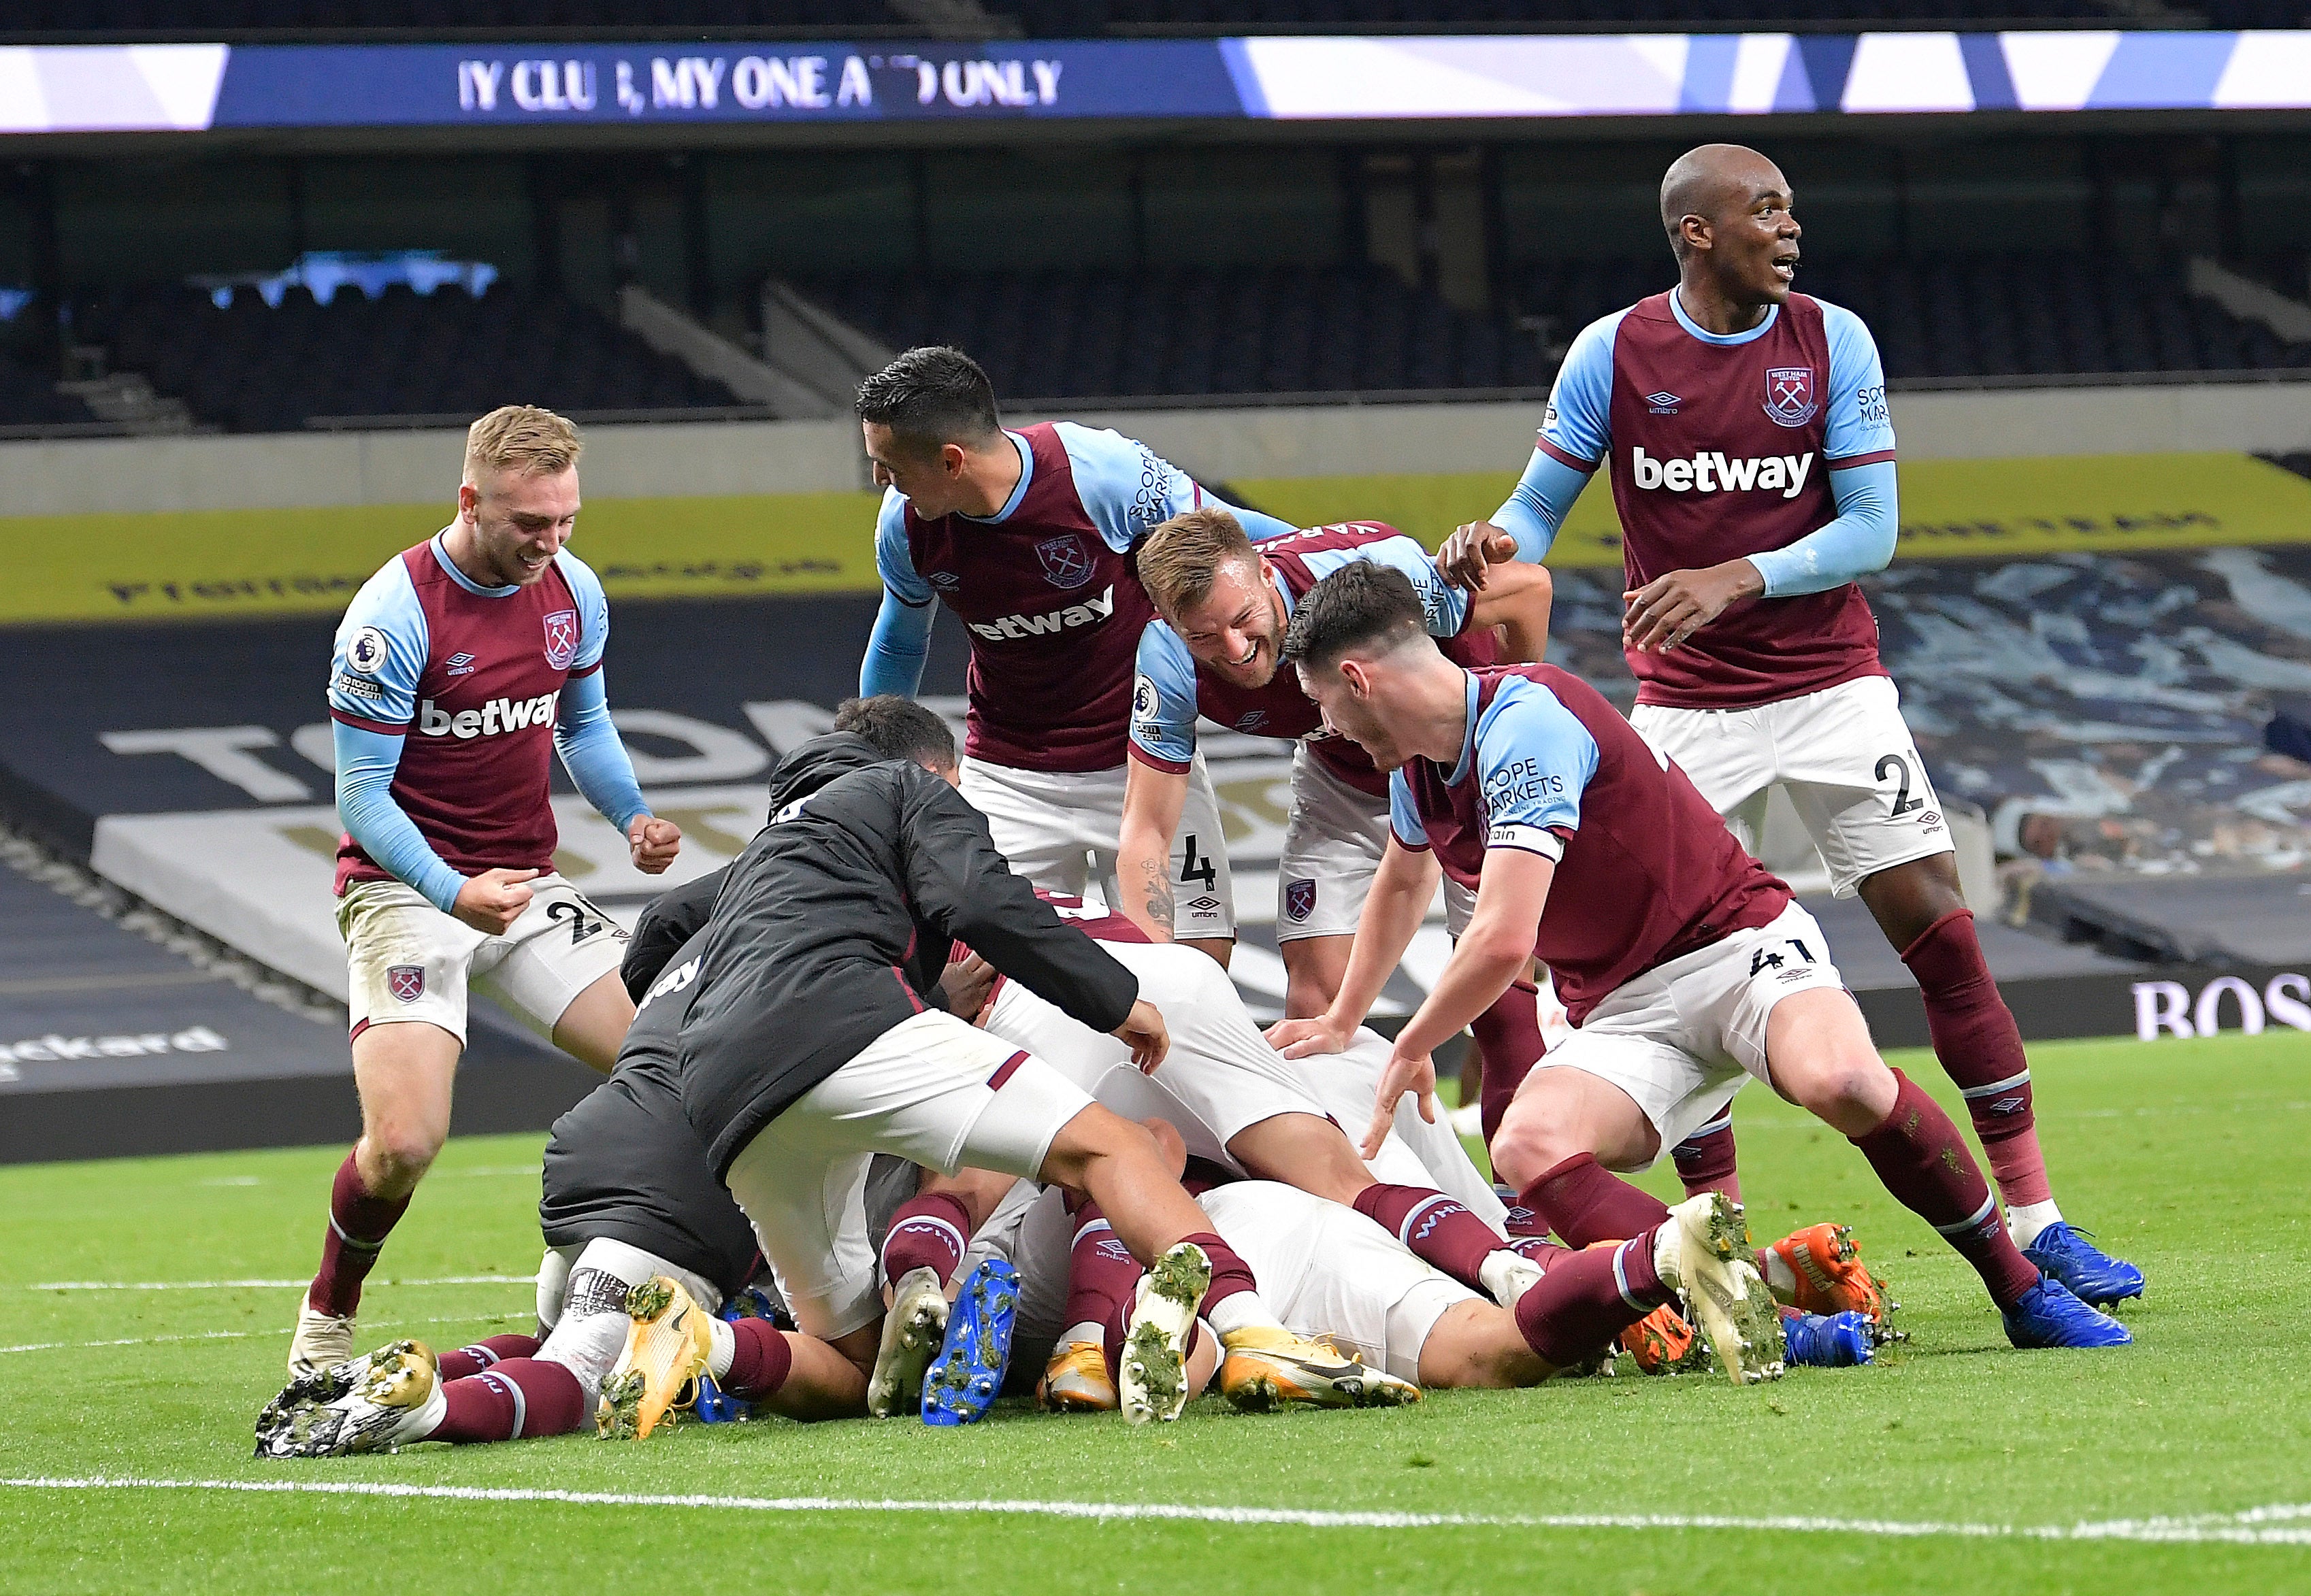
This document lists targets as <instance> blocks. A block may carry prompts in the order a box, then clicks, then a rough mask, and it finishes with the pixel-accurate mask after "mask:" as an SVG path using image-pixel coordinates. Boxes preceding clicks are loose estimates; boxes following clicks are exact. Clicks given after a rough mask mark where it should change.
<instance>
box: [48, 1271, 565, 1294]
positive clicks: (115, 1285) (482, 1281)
mask: <svg viewBox="0 0 2311 1596" xmlns="http://www.w3.org/2000/svg"><path fill="white" fill-rule="evenodd" d="M312 1283H313V1282H312V1279H310V1277H308V1278H306V1279H301V1280H35V1281H33V1282H32V1283H31V1285H29V1286H24V1287H21V1288H19V1289H21V1290H24V1291H240V1290H247V1289H262V1290H267V1291H270V1290H274V1289H279V1290H283V1291H285V1290H287V1289H289V1288H291V1287H292V1286H310V1285H311V1284H312ZM369 1284H370V1285H371V1286H535V1285H536V1284H537V1277H536V1275H435V1276H433V1277H432V1278H431V1279H422V1280H381V1279H380V1280H371V1281H370V1282H369Z"/></svg>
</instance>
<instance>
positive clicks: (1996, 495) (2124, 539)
mask: <svg viewBox="0 0 2311 1596" xmlns="http://www.w3.org/2000/svg"><path fill="white" fill-rule="evenodd" d="M1515 482H1516V477H1515V474H1514V473H1512V472H1506V471H1503V472H1479V473H1471V474H1466V475H1423V476H1361V477H1278V478H1260V479H1239V480H1237V481H1234V482H1232V483H1230V484H1229V486H1230V487H1231V488H1232V489H1233V490H1235V491H1236V492H1238V493H1239V494H1241V495H1242V496H1243V497H1244V498H1245V499H1249V500H1250V501H1251V503H1253V504H1256V505H1258V506H1259V507H1260V508H1262V509H1264V510H1267V511H1269V512H1270V513H1271V514H1274V515H1278V516H1283V517H1284V518H1285V519H1286V520H1289V521H1294V522H1296V523H1298V524H1299V525H1303V526H1316V525H1323V524H1324V523H1326V522H1330V521H1342V520H1353V519H1362V520H1378V521H1386V522H1389V523H1391V524H1392V525H1396V526H1400V527H1401V528H1403V529H1404V530H1405V531H1407V532H1409V533H1413V534H1414V535H1415V536H1417V537H1418V538H1420V539H1421V540H1422V541H1423V542H1426V543H1427V544H1428V545H1429V546H1430V547H1432V548H1433V547H1435V544H1436V543H1437V542H1439V541H1440V540H1441V539H1442V538H1443V536H1444V535H1445V534H1446V533H1449V532H1450V531H1451V530H1452V528H1453V527H1454V526H1457V525H1460V524H1461V522H1463V521H1468V520H1472V519H1476V518H1478V517H1480V516H1489V515H1491V514H1492V513H1493V510H1494V509H1495V507H1497V506H1498V505H1499V504H1500V502H1501V501H1502V500H1503V499H1505V498H1506V497H1507V496H1508V492H1509V490H1510V489H1511V488H1512V487H1513V486H1514V485H1515ZM1901 483H1902V542H1901V548H1900V551H1899V553H1898V554H1897V558H1898V559H1969V558H1972V559H2004V558H2009V557H2011V556H2015V555H2028V554H2048V553H2059V552H2064V551H2124V550H2139V549H2188V548H2204V547H2210V546H2219V545H2222V544H2228V543H2285V542H2311V481H2305V480H2303V479H2302V478H2300V477H2298V476H2295V475H2293V474H2292V473H2289V472H2286V471H2283V470H2281V469H2280V468H2279V467H2277V466H2275V465H2271V464H2265V463H2264V462H2263V461H2261V460H2257V459H2254V457H2252V456H2251V455H2102V456H2087V457H2070V458H2061V459H2028V460H1924V461H1919V462H1917V463H1915V464H1905V465H1904V466H1903V467H1902V468H1901ZM877 502H878V500H877V498H876V495H874V494H872V493H794V494H765V495H754V496H746V497H734V498H718V499H604V500H597V501H595V502H593V503H591V504H589V505H588V506H587V507H586V509H585V512H584V514H583V515H582V516H580V518H579V524H578V534H577V537H576V539H575V540H574V541H573V542H572V543H571V548H572V549H573V550H574V551H576V552H577V553H578V554H579V555H580V557H582V558H583V559H585V560H586V561H587V563H588V564H589V565H591V566H592V567H593V568H595V569H596V570H597V571H599V572H600V573H601V575H602V578H603V585H604V586H605V587H606V589H607V591H608V593H609V594H610V596H611V597H612V598H614V599H626V598H676V597H695V598H722V597H731V596H737V595H742V594H805V593H862V592H871V591H873V590H874V588H875V587H876V576H875V512H876V504H877ZM449 513H450V507H449V506H447V505H442V506H431V505H385V506H376V505H371V506H356V507H329V508H317V509H289V510H283V509H263V510H204V511H198V512H192V513H186V514H176V515H108V516H0V569H4V571H5V574H6V579H5V580H4V581H0V623H4V622H10V621H15V622H25V621H40V620H105V619H121V620H148V619H153V618H161V617H171V616H181V617H202V616H236V615H267V614H290V613H296V612H315V611H321V612H336V611H340V610H342V609H344V606H345V604H346V603H347V601H349V600H350V599H351V598H352V597H353V594H354V592H355V591H356V590H357V589H358V588H359V587H360V586H361V585H362V583H363V582H364V581H366V580H367V579H368V578H369V577H370V574H371V572H373V571H375V570H376V569H377V568H378V567H379V566H380V565H382V564H383V563H384V562H385V561H386V560H388V559H390V558H392V556H393V554H394V553H395V551H397V550H400V549H404V548H406V547H408V546H409V545H410V544H412V543H414V542H418V541H419V540H420V539H422V538H423V537H425V536H427V535H428V534H429V533H432V531H433V530H434V529H435V528H437V527H439V526H440V525H441V524H442V522H444V521H446V520H447V519H448V518H449ZM1620 560H1621V553H1620V523H1619V520H1618V517H1617V516H1615V514H1614V511H1613V500H1612V495H1611V494H1610V493H1609V492H1608V491H1607V490H1606V486H1605V484H1604V483H1603V482H1602V481H1592V483H1591V485H1590V488H1589V490H1588V491H1587V492H1585V493H1583V495H1582V496H1581V499H1580V500H1579V502H1578V503H1576V504H1575V505H1574V507H1573V513H1572V515H1571V516H1569V517H1567V519H1566V524H1565V530H1564V532H1563V533H1561V534H1560V535H1559V536H1558V538H1557V545H1556V547H1555V548H1554V549H1553V550H1551V551H1550V553H1549V563H1550V564H1551V565H1557V566H1616V565H1618V564H1619V563H1620Z"/></svg>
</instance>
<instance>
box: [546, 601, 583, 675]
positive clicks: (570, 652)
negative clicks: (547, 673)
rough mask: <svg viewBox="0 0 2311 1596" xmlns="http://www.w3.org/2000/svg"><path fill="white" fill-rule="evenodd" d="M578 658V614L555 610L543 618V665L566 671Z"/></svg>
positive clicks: (572, 611) (573, 611)
mask: <svg viewBox="0 0 2311 1596" xmlns="http://www.w3.org/2000/svg"><path fill="white" fill-rule="evenodd" d="M577 657H578V612H577V611H575V610H556V611H555V612H554V613H553V614H551V615H548V616H547V617H546V618H545V663H546V664H549V665H552V666H553V667H554V669H555V670H557V671H566V670H568V669H569V668H570V662H571V660H573V659H576V658H577Z"/></svg>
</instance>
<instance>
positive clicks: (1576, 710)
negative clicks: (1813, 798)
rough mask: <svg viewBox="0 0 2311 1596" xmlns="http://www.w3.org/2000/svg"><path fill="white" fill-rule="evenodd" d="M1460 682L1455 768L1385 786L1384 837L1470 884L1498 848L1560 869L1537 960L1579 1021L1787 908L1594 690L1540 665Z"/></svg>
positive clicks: (1422, 762)
mask: <svg viewBox="0 0 2311 1596" xmlns="http://www.w3.org/2000/svg"><path fill="white" fill-rule="evenodd" d="M1466 678H1467V683H1468V707H1467V716H1468V718H1467V721H1466V729H1465V731H1464V732H1463V733H1462V736H1461V752H1460V756H1459V758H1458V759H1456V760H1455V761H1454V762H1453V763H1452V765H1450V766H1444V765H1440V764H1438V763H1437V762H1436V761H1435V760H1432V759H1412V760H1410V761H1409V762H1408V763H1407V764H1405V765H1403V766H1401V767H1400V768H1398V769H1397V770H1396V771H1395V772H1393V773H1392V774H1391V776H1390V778H1389V829H1390V831H1391V833H1392V834H1393V836H1394V838H1395V841H1396V844H1397V846H1400V847H1405V848H1412V849H1419V850H1430V851H1434V852H1435V855H1436V859H1437V863H1439V864H1441V865H1442V866H1443V868H1444V871H1445V872H1446V873H1447V874H1449V875H1450V876H1452V879H1453V880H1456V881H1459V882H1460V883H1461V885H1463V886H1465V887H1468V888H1470V889H1479V888H1480V887H1481V884H1482V879H1483V873H1484V867H1485V861H1486V858H1487V855H1488V854H1491V853H1492V852H1493V851H1494V850H1496V849H1515V850H1519V851H1521V852H1523V853H1528V854H1539V855H1540V856H1541V857H1543V858H1546V859H1548V860H1551V861H1553V862H1554V863H1555V864H1556V867H1557V869H1556V874H1555V877H1554V879H1553V880H1552V884H1551V886H1550V889H1549V894H1548V903H1547V906H1546V907H1545V908H1544V910H1543V912H1542V914H1541V916H1540V922H1539V926H1538V927H1537V928H1536V932H1535V941H1534V945H1533V953H1534V956H1535V957H1537V958H1539V959H1540V961H1541V962H1542V963H1544V964H1546V965H1547V966H1548V967H1549V970H1550V973H1551V974H1552V976H1554V977H1555V979H1556V982H1557V993H1558V995H1559V997H1560V998H1562V999H1563V1001H1564V1002H1565V1011H1566V1012H1567V1014H1568V1015H1569V1016H1570V1018H1571V1019H1572V1020H1573V1023H1574V1024H1575V1025H1578V1024H1580V1023H1581V1021H1582V1020H1583V1019H1586V1018H1587V1017H1588V1015H1589V1012H1590V1011H1591V1010H1592V1009H1594V1008H1595V1007H1596V1006H1597V1004H1598V1003H1599V1002H1601V1001H1602V1000H1603V999H1604V997H1605V995H1606V994H1607V993H1609V992H1611V991H1612V990H1613V988H1615V987H1617V986H1618V985H1620V984H1623V983H1624V982H1626V981H1627V980H1629V979H1630V978H1631V977H1632V976H1637V975H1641V974H1643V973H1644V971H1646V970H1648V969H1651V968H1653V967H1655V966H1656V965H1661V964H1665V963H1667V962H1668V961H1669V960H1670V959H1672V958H1679V957H1681V956H1683V955H1684V954H1686V953H1689V952H1692V951H1694V950H1696V949H1699V948H1702V947H1705V946H1707V945H1708V944H1709V943H1711V942H1714V941H1719V940H1721V939H1722V938H1723V937H1724V936H1725V935H1726V934H1727V933H1728V932H1733V931H1737V930H1742V929H1746V928H1748V927H1750V926H1757V925H1763V924H1766V923H1768V922H1769V921H1771V920H1772V919H1773V917H1774V916H1775V915H1778V914H1780V913H1781V911H1782V909H1783V907H1784V906H1787V904H1788V903H1789V889H1788V888H1787V887H1785V886H1784V885H1783V883H1782V882H1781V881H1780V880H1776V879H1775V877H1774V876H1772V875H1771V874H1769V873H1767V872H1766V869H1765V867H1764V866H1763V865H1761V864H1759V863H1757V861H1756V860H1754V859H1752V858H1750V857H1749V854H1747V853H1745V852H1744V851H1743V850H1742V847H1741V845H1740V843H1739V842H1737V841H1735V840H1734V837H1733V834H1732V833H1731V831H1729V830H1727V829H1726V828H1725V823H1724V822H1723V821H1722V820H1720V819H1718V817H1717V812H1716V811H1714V810H1713V809H1711V808H1710V807H1709V805H1708V804H1707V803H1706V802H1705V801H1704V800H1703V798H1702V796H1701V794H1699V793H1698V792H1696V791H1695V789H1694V785H1693V783H1692V782H1691V781H1689V780H1687V777H1686V775H1685V773H1684V772H1683V771H1681V770H1679V768H1677V767H1676V766H1674V765H1672V764H1670V762H1669V761H1668V760H1667V759H1663V758H1662V757H1661V755H1659V754H1658V753H1656V752H1654V751H1653V750H1652V749H1651V748H1649V747H1648V746H1646V744H1645V742H1644V739H1643V738H1642V737H1640V736H1638V735H1637V733H1636V731H1635V728H1633V727H1632V726H1631V725H1630V724H1629V723H1628V722H1627V721H1626V720H1625V719H1623V718H1622V716H1621V714H1620V712H1619V711H1618V710H1617V709H1615V708H1614V707H1612V705H1610V704H1609V703H1607V702H1606V701H1605V698H1604V697H1603V696H1602V695H1601V694H1600V693H1599V692H1598V691H1597V690H1596V689H1594V688H1592V687H1591V686H1590V685H1589V684H1588V683H1586V682H1584V681H1582V680H1581V679H1580V678H1579V677H1577V676H1575V675H1574V674H1573V673H1572V672H1569V671H1565V670H1562V669H1560V668H1558V667H1557V666H1555V665H1546V664H1536V665H1508V666H1503V667H1500V668H1497V669H1490V670H1478V671H1470V672H1466Z"/></svg>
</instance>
